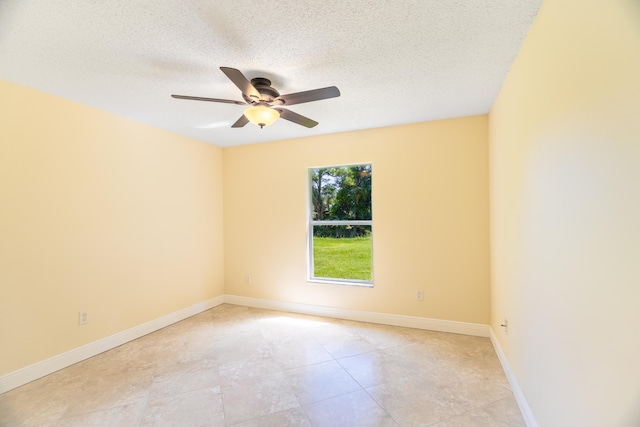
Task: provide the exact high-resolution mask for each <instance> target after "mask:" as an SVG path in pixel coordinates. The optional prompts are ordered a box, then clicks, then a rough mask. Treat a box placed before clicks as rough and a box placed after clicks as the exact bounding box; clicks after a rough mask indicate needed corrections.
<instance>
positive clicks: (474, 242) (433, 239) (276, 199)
mask: <svg viewBox="0 0 640 427" xmlns="http://www.w3.org/2000/svg"><path fill="white" fill-rule="evenodd" d="M487 135H488V131H487V117H486V116H477V117H469V118H460V119H453V120H445V121H438V122H431V123H421V124H413V125H406V126H398V127H390V128H381V129H372V130H365V131H357V132H348V133H340V134H332V135H326V136H319V137H313V138H305V139H298V140H288V141H280V142H275V143H266V144H257V145H246V146H240V147H234V148H225V149H224V214H225V291H226V293H227V294H232V295H239V296H247V297H255V298H266V299H272V300H278V301H286V302H295V303H303V304H316V305H322V306H329V307H337V308H346V309H354V310H366V311H373V312H381V313H392V314H403V315H411V316H422V317H427V318H437V319H447V320H456V321H464V322H474V323H481V324H488V322H489V311H490V307H489V259H488V246H489V244H488V238H489V237H488V234H489V233H488V223H489V219H488V153H487V149H488V142H487V138H488V137H487ZM363 162H371V163H372V165H373V229H374V243H373V245H374V282H375V286H374V287H373V288H365V287H355V286H341V285H326V284H314V283H308V282H307V281H306V277H307V271H306V268H307V258H306V257H307V248H306V241H307V235H306V230H307V224H306V218H307V217H306V215H307V211H306V209H307V204H306V203H307V187H306V182H307V170H308V168H310V167H317V166H326V165H338V164H353V163H363ZM246 274H250V275H251V277H252V280H251V283H249V284H247V283H245V280H244V277H245V275H246ZM416 289H423V290H424V295H425V297H424V301H423V302H417V301H416V300H415V292H416Z"/></svg>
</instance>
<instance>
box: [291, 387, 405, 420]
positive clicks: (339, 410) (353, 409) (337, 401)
mask: <svg viewBox="0 0 640 427" xmlns="http://www.w3.org/2000/svg"><path fill="white" fill-rule="evenodd" d="M303 409H304V412H305V413H306V414H307V417H308V418H309V420H310V421H311V425H313V426H314V427H343V426H344V427H347V426H358V427H367V426H371V427H374V426H375V427H383V426H384V427H387V426H389V427H390V426H394V427H397V426H398V424H396V422H395V421H394V420H393V419H392V418H391V417H390V416H389V414H387V413H386V412H385V411H384V410H383V409H382V408H381V407H380V406H379V405H378V404H377V403H376V402H375V400H373V399H372V398H371V396H369V395H368V394H367V393H366V392H365V391H364V390H358V391H354V392H352V393H349V394H345V395H342V396H338V397H334V398H332V399H327V400H323V401H320V402H316V403H311V404H309V405H305V406H303Z"/></svg>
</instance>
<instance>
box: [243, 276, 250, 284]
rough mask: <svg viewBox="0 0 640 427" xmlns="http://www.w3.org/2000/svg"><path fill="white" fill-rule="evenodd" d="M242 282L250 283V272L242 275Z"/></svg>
mask: <svg viewBox="0 0 640 427" xmlns="http://www.w3.org/2000/svg"><path fill="white" fill-rule="evenodd" d="M244 283H246V284H247V285H249V284H251V275H250V274H245V275H244Z"/></svg>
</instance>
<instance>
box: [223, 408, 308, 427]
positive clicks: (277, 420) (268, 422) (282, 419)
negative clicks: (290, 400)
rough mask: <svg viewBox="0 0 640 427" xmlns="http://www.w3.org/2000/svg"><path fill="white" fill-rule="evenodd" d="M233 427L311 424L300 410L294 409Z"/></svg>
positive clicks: (291, 426) (280, 426) (302, 425)
mask: <svg viewBox="0 0 640 427" xmlns="http://www.w3.org/2000/svg"><path fill="white" fill-rule="evenodd" d="M233 427H311V423H310V422H309V419H308V418H307V416H306V415H305V413H304V410H303V409H302V408H294V409H289V410H288V411H283V412H278V413H275V414H271V415H266V416H264V417H260V418H254V419H253V420H249V421H245V422H242V423H240V424H234V425H233Z"/></svg>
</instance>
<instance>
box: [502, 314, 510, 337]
mask: <svg viewBox="0 0 640 427" xmlns="http://www.w3.org/2000/svg"><path fill="white" fill-rule="evenodd" d="M500 326H502V327H503V328H504V333H505V334H508V333H509V319H507V318H505V319H504V323H502V324H501V325H500Z"/></svg>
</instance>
